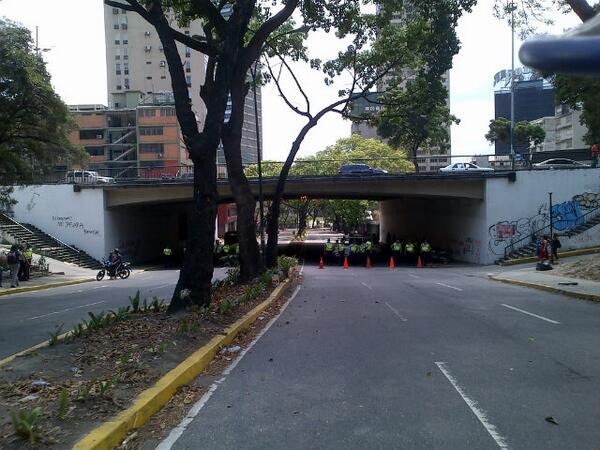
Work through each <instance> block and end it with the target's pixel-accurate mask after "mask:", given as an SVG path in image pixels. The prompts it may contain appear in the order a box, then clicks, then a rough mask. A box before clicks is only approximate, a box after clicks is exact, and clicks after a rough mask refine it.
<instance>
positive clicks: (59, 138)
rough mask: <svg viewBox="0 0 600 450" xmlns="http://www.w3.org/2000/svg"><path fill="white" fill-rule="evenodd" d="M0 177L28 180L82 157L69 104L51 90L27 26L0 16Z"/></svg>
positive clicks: (14, 180)
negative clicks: (73, 137) (71, 135)
mask: <svg viewBox="0 0 600 450" xmlns="http://www.w3.org/2000/svg"><path fill="white" fill-rule="evenodd" d="M0 93H1V95H0V179H2V182H3V183H4V184H5V185H6V184H10V183H14V182H27V181H30V180H31V179H32V178H33V177H34V176H35V175H39V174H43V173H47V172H49V171H51V170H53V169H54V166H55V165H56V164H57V163H59V162H62V163H69V162H70V161H78V162H79V161H81V160H83V159H84V157H85V156H84V151H83V150H82V148H80V147H74V146H72V145H71V144H70V143H69V141H68V139H67V136H68V133H69V131H70V130H71V129H73V122H72V119H71V118H70V116H69V111H68V108H67V106H66V105H65V104H64V103H63V102H62V100H61V99H60V97H59V96H58V95H57V94H56V93H55V92H54V90H53V88H52V84H51V81H50V75H49V74H48V72H47V71H46V66H45V63H44V61H43V59H42V58H41V56H39V55H38V54H37V53H36V52H35V51H34V49H33V43H32V40H31V34H30V32H29V30H28V29H26V28H24V27H21V26H19V25H16V24H14V23H11V22H8V21H6V20H3V19H0Z"/></svg>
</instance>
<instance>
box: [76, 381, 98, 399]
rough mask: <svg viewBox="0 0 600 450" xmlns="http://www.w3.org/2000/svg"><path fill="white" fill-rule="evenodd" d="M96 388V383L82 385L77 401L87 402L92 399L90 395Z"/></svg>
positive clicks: (78, 390)
mask: <svg viewBox="0 0 600 450" xmlns="http://www.w3.org/2000/svg"><path fill="white" fill-rule="evenodd" d="M93 388H94V382H93V381H90V382H87V383H81V384H80V385H79V387H78V388H77V397H75V400H77V401H78V402H82V403H83V402H87V401H88V399H89V398H90V394H91V393H92V389H93Z"/></svg>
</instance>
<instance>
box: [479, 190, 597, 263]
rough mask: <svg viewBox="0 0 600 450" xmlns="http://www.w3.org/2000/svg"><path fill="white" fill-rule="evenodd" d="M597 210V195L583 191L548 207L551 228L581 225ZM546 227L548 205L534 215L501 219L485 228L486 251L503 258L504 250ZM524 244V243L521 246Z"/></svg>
mask: <svg viewBox="0 0 600 450" xmlns="http://www.w3.org/2000/svg"><path fill="white" fill-rule="evenodd" d="M598 207H600V194H596V193H591V192H585V193H583V194H578V195H575V196H574V197H573V198H572V199H571V200H569V201H567V202H563V203H559V204H556V205H552V222H553V223H552V225H553V227H554V229H556V230H557V231H567V230H572V229H573V228H575V227H577V226H578V225H580V224H582V223H583V222H584V217H583V215H584V214H585V213H586V212H587V211H589V210H592V209H595V208H598ZM549 224H550V213H549V210H548V204H547V203H542V204H541V205H540V206H539V207H538V211H537V214H535V215H533V216H531V217H521V218H519V219H516V220H501V221H499V222H496V223H495V224H493V225H491V226H490V227H489V229H488V234H489V245H488V246H489V249H490V251H491V252H492V253H493V254H494V255H498V256H504V249H505V248H507V247H508V246H510V245H511V243H513V242H517V241H520V240H521V239H524V238H525V237H526V236H529V235H531V234H532V233H534V232H535V231H537V230H540V229H541V228H544V227H545V226H547V225H549ZM521 244H523V245H524V244H526V243H521Z"/></svg>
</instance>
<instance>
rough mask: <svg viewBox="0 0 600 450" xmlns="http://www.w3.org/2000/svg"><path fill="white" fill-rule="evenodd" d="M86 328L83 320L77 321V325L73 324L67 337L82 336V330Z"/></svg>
mask: <svg viewBox="0 0 600 450" xmlns="http://www.w3.org/2000/svg"><path fill="white" fill-rule="evenodd" d="M86 328H87V322H86V321H85V320H84V321H83V322H82V323H78V324H77V325H75V326H74V327H73V329H72V330H71V332H70V333H69V338H71V339H75V338H78V337H81V336H83V332H84V331H85V330H86Z"/></svg>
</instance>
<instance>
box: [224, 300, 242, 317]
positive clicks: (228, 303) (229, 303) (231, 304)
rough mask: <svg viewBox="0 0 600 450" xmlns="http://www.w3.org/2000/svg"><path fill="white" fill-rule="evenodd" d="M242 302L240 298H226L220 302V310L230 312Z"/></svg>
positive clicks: (225, 312)
mask: <svg viewBox="0 0 600 450" xmlns="http://www.w3.org/2000/svg"><path fill="white" fill-rule="evenodd" d="M239 304H240V302H239V300H238V299H236V298H231V297H229V298H226V299H225V300H223V301H222V302H221V303H219V312H220V313H221V314H229V313H231V311H233V310H234V309H235V308H236V307H237V306H238V305H239Z"/></svg>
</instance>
